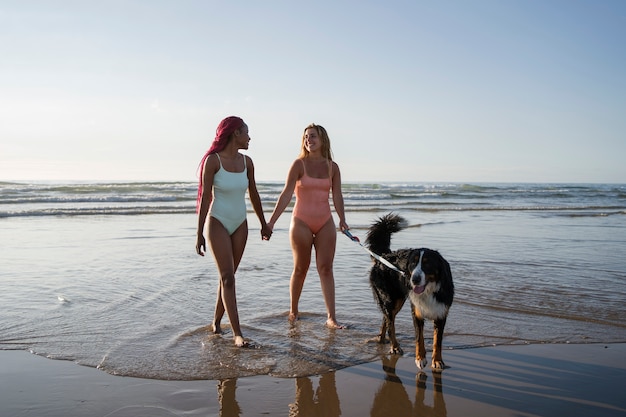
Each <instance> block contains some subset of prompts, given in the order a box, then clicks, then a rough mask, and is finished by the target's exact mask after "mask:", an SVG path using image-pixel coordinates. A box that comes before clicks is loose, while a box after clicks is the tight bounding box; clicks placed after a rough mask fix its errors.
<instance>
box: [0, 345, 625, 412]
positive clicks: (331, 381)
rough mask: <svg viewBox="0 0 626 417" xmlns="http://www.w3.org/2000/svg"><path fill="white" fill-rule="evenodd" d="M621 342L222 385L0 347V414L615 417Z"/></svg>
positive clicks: (465, 354)
mask: <svg viewBox="0 0 626 417" xmlns="http://www.w3.org/2000/svg"><path fill="white" fill-rule="evenodd" d="M625 357H626V344H538V345H518V346H496V347H483V348H473V349H457V350H446V351H444V359H445V361H446V364H447V366H448V368H447V369H445V370H444V372H443V373H440V374H438V373H433V372H431V371H430V370H428V371H426V372H425V373H419V372H417V369H416V367H415V364H414V357H411V356H409V355H405V356H402V357H399V356H389V357H386V358H384V359H382V360H380V361H376V362H372V363H367V364H362V365H358V366H353V367H349V368H345V369H342V370H339V371H335V372H330V373H327V374H323V375H321V376H312V377H303V378H295V379H289V378H274V377H270V376H254V377H247V378H239V379H236V380H235V379H231V380H225V381H213V380H197V381H162V380H150V379H139V378H130V377H120V376H114V375H110V374H107V373H105V372H102V371H100V370H97V369H94V368H89V367H85V366H80V365H77V364H75V363H72V362H68V361H59V360H51V359H47V358H43V357H38V356H36V355H33V354H31V353H29V352H26V351H2V352H0V381H1V382H0V384H1V389H0V404H1V405H0V415H2V416H5V417H13V416H38V417H42V416H66V417H67V416H103V417H104V416H107V417H121V416H135V417H136V416H152V417H156V416H325V417H333V416H366V415H369V416H398V417H400V416H500V417H502V416H517V417H519V416H568V417H573V416H624V415H626V399H624V396H623V393H622V390H623V387H624V383H626V361H625V360H624V358H625Z"/></svg>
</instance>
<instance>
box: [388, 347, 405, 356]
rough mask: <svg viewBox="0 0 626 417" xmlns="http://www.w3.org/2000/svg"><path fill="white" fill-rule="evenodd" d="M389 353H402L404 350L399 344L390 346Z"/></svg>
mask: <svg viewBox="0 0 626 417" xmlns="http://www.w3.org/2000/svg"><path fill="white" fill-rule="evenodd" d="M389 353H391V354H392V355H402V354H403V353H404V351H403V350H402V348H401V347H400V346H392V347H391V348H390V349H389Z"/></svg>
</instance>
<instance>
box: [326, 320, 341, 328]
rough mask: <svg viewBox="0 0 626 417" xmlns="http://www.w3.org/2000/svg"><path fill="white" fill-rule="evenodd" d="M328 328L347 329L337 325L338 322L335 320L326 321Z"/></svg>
mask: <svg viewBox="0 0 626 417" xmlns="http://www.w3.org/2000/svg"><path fill="white" fill-rule="evenodd" d="M326 327H328V328H329V329H345V326H344V325H342V324H339V323H337V320H335V319H328V320H326Z"/></svg>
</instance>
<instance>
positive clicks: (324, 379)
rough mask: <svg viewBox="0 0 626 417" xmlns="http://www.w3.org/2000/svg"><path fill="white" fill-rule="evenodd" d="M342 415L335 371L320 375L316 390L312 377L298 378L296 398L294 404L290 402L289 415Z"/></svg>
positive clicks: (336, 416) (337, 416) (315, 416)
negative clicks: (314, 389)
mask: <svg viewBox="0 0 626 417" xmlns="http://www.w3.org/2000/svg"><path fill="white" fill-rule="evenodd" d="M340 415H341V408H340V406H339V396H338V395H337V386H336V385H335V372H334V371H333V372H328V373H325V374H322V376H320V380H319V385H318V387H317V390H316V391H315V392H314V391H313V382H312V381H311V378H308V377H300V378H296V398H295V401H294V402H293V403H292V404H289V417H305V416H307V417H309V416H311V417H339V416H340Z"/></svg>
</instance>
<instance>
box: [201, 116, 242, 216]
mask: <svg viewBox="0 0 626 417" xmlns="http://www.w3.org/2000/svg"><path fill="white" fill-rule="evenodd" d="M243 125H244V122H243V119H241V118H240V117H237V116H229V117H227V118H225V119H224V120H222V121H221V122H220V124H219V125H218V126H217V129H216V130H215V139H213V143H212V144H211V147H210V148H209V150H208V151H206V153H205V154H204V156H203V157H202V160H201V161H200V166H199V167H198V170H199V173H200V174H199V176H200V181H199V184H198V199H197V200H196V212H198V211H200V202H201V201H202V189H203V187H204V184H203V182H202V179H203V177H204V164H205V163H206V160H207V158H208V157H209V155H211V154H214V153H218V152H221V151H222V150H224V148H225V147H226V145H228V142H230V137H231V136H232V135H233V133H235V131H236V130H238V129H241V128H242V127H243Z"/></svg>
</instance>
